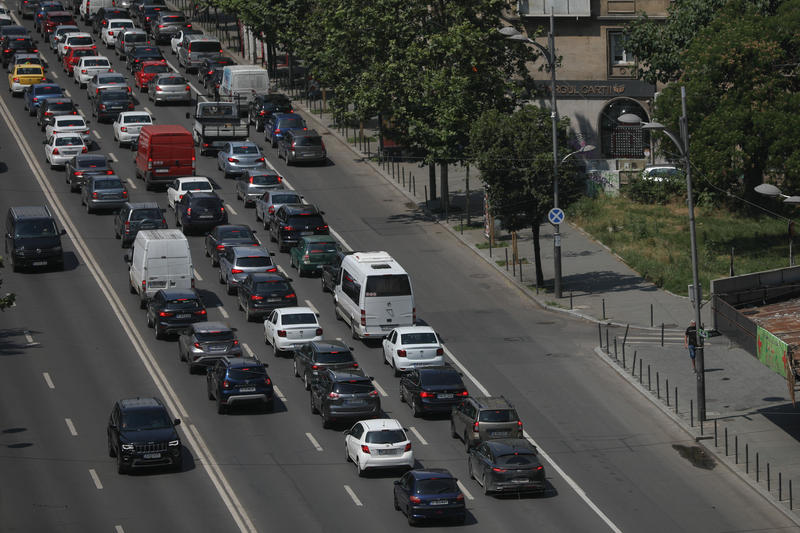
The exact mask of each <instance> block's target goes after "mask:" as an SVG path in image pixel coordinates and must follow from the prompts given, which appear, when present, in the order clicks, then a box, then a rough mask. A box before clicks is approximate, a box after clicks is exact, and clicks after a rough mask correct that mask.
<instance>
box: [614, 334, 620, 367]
mask: <svg viewBox="0 0 800 533" xmlns="http://www.w3.org/2000/svg"><path fill="white" fill-rule="evenodd" d="M614 359H615V360H617V361H619V357H617V338H616V337H614Z"/></svg>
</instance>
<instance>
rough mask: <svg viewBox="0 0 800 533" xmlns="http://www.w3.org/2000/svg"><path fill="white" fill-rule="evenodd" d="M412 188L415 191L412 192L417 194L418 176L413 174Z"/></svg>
mask: <svg viewBox="0 0 800 533" xmlns="http://www.w3.org/2000/svg"><path fill="white" fill-rule="evenodd" d="M411 190H412V191H413V192H412V193H411V194H413V195H414V196H417V178H416V176H414V175H412V176H411Z"/></svg>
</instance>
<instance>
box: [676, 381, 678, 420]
mask: <svg viewBox="0 0 800 533" xmlns="http://www.w3.org/2000/svg"><path fill="white" fill-rule="evenodd" d="M675 414H676V415H677V414H678V387H675Z"/></svg>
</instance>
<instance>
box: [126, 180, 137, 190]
mask: <svg viewBox="0 0 800 533" xmlns="http://www.w3.org/2000/svg"><path fill="white" fill-rule="evenodd" d="M125 183H127V184H128V185H130V187H131V189H138V188H139V187H137V186H136V183H135V182H134V180H127V181H126V182H125Z"/></svg>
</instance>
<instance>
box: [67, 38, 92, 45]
mask: <svg viewBox="0 0 800 533" xmlns="http://www.w3.org/2000/svg"><path fill="white" fill-rule="evenodd" d="M67 44H69V45H70V46H91V45H93V44H94V40H93V39H92V38H91V37H70V38H68V39H67Z"/></svg>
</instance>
